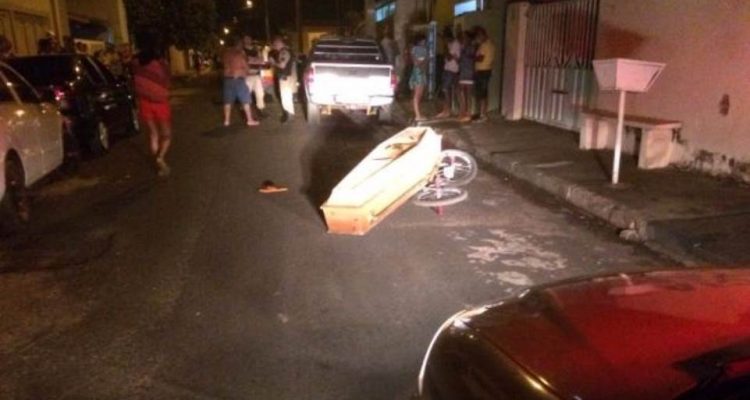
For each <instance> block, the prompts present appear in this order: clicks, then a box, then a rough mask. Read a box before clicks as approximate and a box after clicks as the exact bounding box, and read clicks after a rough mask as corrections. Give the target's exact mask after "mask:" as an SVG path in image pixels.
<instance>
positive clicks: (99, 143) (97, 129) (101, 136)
mask: <svg viewBox="0 0 750 400" xmlns="http://www.w3.org/2000/svg"><path fill="white" fill-rule="evenodd" d="M92 133H93V135H92V137H91V144H90V146H89V147H90V149H91V152H92V153H94V154H96V155H101V154H104V153H106V152H108V151H109V146H110V136H109V128H107V125H106V124H105V123H104V122H102V121H97V122H96V123H95V124H94V130H93V132H92Z"/></svg>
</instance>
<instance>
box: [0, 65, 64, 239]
mask: <svg viewBox="0 0 750 400" xmlns="http://www.w3.org/2000/svg"><path fill="white" fill-rule="evenodd" d="M63 154H64V152H63V120H62V117H61V115H60V113H59V112H58V110H57V108H56V107H55V106H54V105H52V104H49V103H46V102H44V101H42V100H41V98H40V97H39V94H38V93H37V92H36V91H35V90H34V88H32V87H31V85H29V83H28V82H27V81H26V79H24V78H23V77H21V76H20V75H19V74H18V73H17V72H16V71H15V70H13V69H12V68H11V67H10V66H8V65H7V64H5V63H2V62H0V167H1V168H0V199H1V200H0V226H4V227H8V226H10V227H12V226H15V225H17V224H18V223H21V222H23V221H24V220H25V219H28V216H29V204H28V197H27V196H26V189H27V188H28V187H29V186H30V185H32V184H34V183H35V182H37V181H39V180H40V179H41V178H43V177H44V176H45V175H47V174H49V173H50V172H52V171H54V170H55V169H57V167H59V166H60V165H61V164H62V161H63Z"/></svg>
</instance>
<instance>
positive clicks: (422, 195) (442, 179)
mask: <svg viewBox="0 0 750 400" xmlns="http://www.w3.org/2000/svg"><path fill="white" fill-rule="evenodd" d="M478 172H479V167H478V165H477V161H476V159H474V157H473V156H472V155H471V154H469V153H467V152H465V151H461V150H454V149H451V150H443V151H442V152H441V153H440V160H439V161H438V164H437V165H436V168H435V173H434V174H433V176H432V177H431V178H430V179H429V181H428V182H427V185H425V187H424V188H422V189H421V190H420V191H419V192H417V194H416V195H415V196H414V199H413V200H412V202H413V203H414V205H417V206H419V207H429V208H432V209H435V211H436V212H437V213H438V214H441V215H442V212H443V207H445V206H450V205H454V204H458V203H460V202H462V201H464V200H466V199H467V198H468V197H469V193H468V192H467V191H466V189H464V188H463V186H466V185H468V184H469V183H471V181H473V180H474V178H476V176H477V173H478Z"/></svg>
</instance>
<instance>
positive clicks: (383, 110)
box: [378, 105, 393, 124]
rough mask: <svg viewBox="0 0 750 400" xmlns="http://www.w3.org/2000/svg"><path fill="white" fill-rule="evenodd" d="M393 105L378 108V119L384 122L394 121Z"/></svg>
mask: <svg viewBox="0 0 750 400" xmlns="http://www.w3.org/2000/svg"><path fill="white" fill-rule="evenodd" d="M392 108H393V107H392V106H391V105H387V106H382V107H380V110H378V120H380V122H381V123H384V124H390V123H393V110H392Z"/></svg>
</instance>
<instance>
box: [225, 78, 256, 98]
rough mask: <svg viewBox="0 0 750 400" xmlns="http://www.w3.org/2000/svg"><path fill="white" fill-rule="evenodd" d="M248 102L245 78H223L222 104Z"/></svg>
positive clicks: (248, 93)
mask: <svg viewBox="0 0 750 400" xmlns="http://www.w3.org/2000/svg"><path fill="white" fill-rule="evenodd" d="M235 101H239V102H240V103H241V104H243V105H246V104H250V89H248V88H247V83H246V82H245V78H226V77H225V78H224V104H234V102H235Z"/></svg>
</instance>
